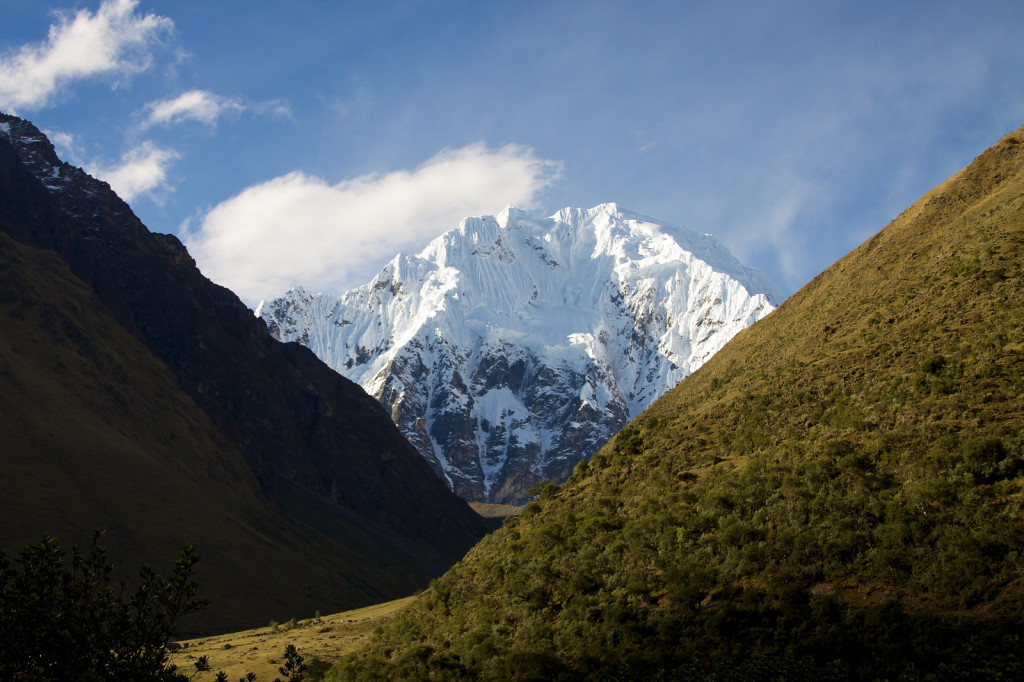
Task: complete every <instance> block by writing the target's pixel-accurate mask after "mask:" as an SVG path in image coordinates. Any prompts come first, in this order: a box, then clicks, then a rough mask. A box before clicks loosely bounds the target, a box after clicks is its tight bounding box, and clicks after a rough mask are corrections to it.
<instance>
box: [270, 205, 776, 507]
mask: <svg viewBox="0 0 1024 682" xmlns="http://www.w3.org/2000/svg"><path fill="white" fill-rule="evenodd" d="M778 300H779V294H778V290H777V289H776V288H775V286H774V285H773V284H772V283H771V282H770V281H769V280H768V279H767V278H766V277H765V276H764V275H763V274H762V273H761V272H760V271H758V270H755V269H753V268H747V267H744V266H743V265H741V264H740V263H739V262H738V261H737V260H736V259H735V258H733V256H732V255H731V254H730V253H729V252H728V251H727V250H726V249H725V248H724V247H723V246H722V245H721V244H719V243H718V242H717V241H716V240H715V239H714V238H712V237H711V236H709V235H706V234H700V233H697V232H693V231H690V230H687V229H684V228H681V227H676V226H671V225H665V224H662V223H659V222H657V221H655V220H652V219H650V218H646V217H644V216H641V215H638V214H635V213H631V212H629V211H625V210H622V209H620V208H619V207H618V206H616V205H615V204H603V205H600V206H596V207H595V208H592V209H589V210H585V209H576V208H566V209H563V210H561V211H559V212H558V213H556V214H555V215H553V216H551V217H548V218H542V217H540V216H538V215H535V214H533V213H529V212H526V211H521V210H518V209H515V208H511V207H510V208H506V209H505V210H504V211H502V212H501V213H500V214H499V215H497V216H482V217H477V218H467V219H466V220H464V221H463V222H462V223H461V224H460V225H459V226H458V228H456V229H454V230H451V231H450V232H447V233H445V234H443V235H441V236H440V237H438V238H437V239H435V240H434V241H432V242H431V243H430V244H429V245H428V246H427V247H426V248H425V249H423V251H421V252H420V253H419V254H417V255H415V256H406V255H398V256H396V257H395V258H394V259H393V260H392V261H391V262H390V263H388V264H387V265H386V266H385V267H384V269H383V270H381V272H380V273H379V274H378V275H377V276H376V277H375V278H374V279H373V281H371V282H369V283H368V284H365V285H363V286H361V287H358V288H356V289H353V290H351V291H348V292H346V293H344V294H342V295H340V296H335V295H331V294H324V293H318V294H312V293H309V292H307V291H305V290H304V289H302V288H296V289H293V290H290V291H288V292H287V293H286V294H285V295H284V296H282V297H280V298H277V299H275V300H272V301H267V302H264V303H261V304H260V306H259V308H258V309H257V311H256V314H257V315H258V316H260V317H262V318H263V319H264V320H265V321H266V323H267V326H268V328H269V329H270V332H271V334H273V335H274V336H275V337H277V338H278V339H280V340H281V341H298V342H299V343H302V344H304V345H306V346H308V347H309V348H310V349H312V350H313V351H314V352H315V353H316V354H317V355H318V356H319V357H320V358H321V359H322V360H323V361H324V362H326V363H327V364H328V365H329V366H331V367H332V368H334V369H335V370H336V371H338V372H339V373H341V374H343V375H344V376H346V377H348V378H349V379H351V380H353V381H355V382H357V383H359V384H360V385H362V386H363V388H364V389H366V391H367V392H368V393H370V394H371V395H373V396H374V397H376V398H377V399H378V400H380V401H381V402H382V403H383V404H384V406H385V407H386V408H387V409H389V410H390V412H391V416H392V418H393V419H394V420H395V422H396V423H397V424H398V426H399V428H400V429H401V430H402V431H403V432H404V433H405V434H406V436H407V437H408V438H409V439H410V440H411V441H412V442H413V443H414V444H415V445H416V446H417V448H419V450H420V452H421V453H423V455H424V456H425V457H426V458H427V460H428V461H429V462H430V463H431V465H432V466H433V467H434V469H435V471H437V473H438V474H439V475H440V476H441V477H442V478H444V479H445V480H446V481H447V482H448V483H449V485H450V486H451V487H452V489H453V490H454V491H455V492H456V493H458V494H459V495H461V496H462V497H464V498H466V499H468V500H481V501H489V502H500V503H521V502H522V501H523V500H524V499H525V498H526V491H527V490H528V489H529V488H530V487H531V486H532V485H533V484H534V483H536V482H537V481H543V480H548V479H552V478H554V479H559V480H561V479H564V478H565V477H567V476H568V475H569V474H570V473H571V472H572V469H573V467H574V466H575V465H576V463H577V462H579V461H580V459H582V458H585V457H587V456H589V455H590V454H591V453H592V452H594V451H595V450H596V449H597V448H598V447H599V446H600V445H602V444H603V443H604V442H605V441H606V440H607V439H608V438H609V437H611V436H612V435H613V434H614V433H615V432H616V431H617V430H619V429H620V428H621V427H622V426H623V425H624V424H625V423H626V422H627V421H628V420H629V419H630V418H632V417H633V416H635V415H637V414H638V413H640V412H641V411H642V410H643V409H644V408H646V407H647V406H648V405H650V404H651V403H652V402H653V401H654V400H655V399H657V398H658V397H659V396H661V395H662V394H663V393H665V391H667V390H668V389H670V388H672V387H673V386H674V385H675V384H676V383H678V382H679V381H680V380H681V379H683V378H684V377H686V376H687V375H688V374H690V373H691V372H693V371H694V370H696V369H697V368H698V367H700V365H701V364H703V363H704V362H705V361H707V359H708V358H710V357H711V356H712V355H713V354H714V353H715V352H716V351H718V350H719V349H720V348H721V347H722V346H723V345H725V343H726V342H727V341H728V340H729V339H730V338H732V337H733V336H734V335H735V334H736V333H737V332H739V331H740V330H742V329H744V328H745V327H747V326H749V325H751V324H753V323H754V322H756V321H757V320H759V319H760V318H762V317H764V316H765V315H767V314H768V313H769V312H771V311H772V310H773V309H774V308H773V304H772V302H773V301H778Z"/></svg>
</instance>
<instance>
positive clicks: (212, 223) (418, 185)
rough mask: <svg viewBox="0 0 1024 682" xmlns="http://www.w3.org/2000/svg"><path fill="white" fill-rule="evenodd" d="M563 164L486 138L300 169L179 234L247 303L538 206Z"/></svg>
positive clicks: (354, 278) (360, 273) (323, 284)
mask: <svg viewBox="0 0 1024 682" xmlns="http://www.w3.org/2000/svg"><path fill="white" fill-rule="evenodd" d="M560 173H561V164H560V163H558V162H553V161H547V160H544V159H539V158H537V157H536V156H534V154H533V152H532V151H531V150H529V149H525V148H523V147H519V146H516V145H508V146H505V147H503V148H501V149H498V150H491V149H488V148H486V147H485V146H484V145H483V144H475V145H471V146H468V147H464V148H462V149H456V150H444V151H442V152H441V153H439V154H437V155H436V156H434V157H433V158H432V159H430V160H429V161H427V162H426V163H424V164H423V165H421V166H419V167H418V168H416V169H414V170H411V171H406V170H403V171H395V172H392V173H388V174H386V175H380V176H378V175H370V176H365V177H360V178H355V179H352V180H345V181H342V182H339V183H338V184H336V185H331V184H328V183H327V182H325V181H324V180H322V179H320V178H316V177H311V176H308V175H305V174H303V173H300V172H294V173H290V174H288V175H285V176H282V177H278V178H274V179H273V180H269V181H267V182H264V183H262V184H259V185H255V186H253V187H249V188H248V189H246V190H244V191H242V192H241V193H240V194H238V195H236V196H234V197H232V198H230V199H228V200H227V201H224V202H222V203H221V204H219V205H217V206H215V207H214V208H213V209H212V210H210V211H209V212H208V213H207V214H206V215H205V216H203V218H202V221H201V225H200V226H199V228H198V230H195V231H193V230H191V229H189V228H188V226H187V225H186V226H184V228H183V234H182V236H183V239H184V241H185V243H186V245H187V246H188V249H189V251H190V253H191V254H192V255H193V257H195V258H196V260H197V262H198V263H199V267H200V268H201V269H202V270H203V272H204V274H206V275H207V276H208V277H210V278H211V279H213V280H214V281H217V282H219V283H221V284H223V285H225V286H227V287H228V288H230V289H232V290H233V291H234V292H235V293H237V294H238V295H239V296H240V297H241V298H242V300H244V301H245V302H246V303H248V304H249V305H253V306H254V305H255V304H256V303H258V302H259V301H260V300H262V299H264V298H269V297H272V296H277V295H280V294H282V293H284V291H285V290H286V289H288V288H289V287H291V286H295V285H298V284H301V285H303V286H306V287H308V288H311V289H316V290H319V291H334V292H340V291H343V290H346V289H348V288H351V287H353V286H357V285H359V284H362V283H363V282H364V281H368V280H369V278H370V277H371V276H372V275H373V273H374V272H375V271H376V270H377V269H379V268H380V267H381V266H382V265H383V264H384V263H385V262H386V261H387V260H388V259H390V258H391V257H392V256H394V255H395V254H396V253H398V252H400V251H404V252H409V251H410V250H418V249H419V248H421V247H422V246H423V245H424V244H425V243H426V242H427V241H429V240H430V239H432V238H434V237H436V236H438V235H439V234H441V233H442V232H444V231H446V230H449V229H451V228H454V227H456V226H457V225H458V223H459V221H461V220H462V219H463V218H465V217H468V216H474V215H482V214H487V213H494V212H496V211H498V210H500V209H501V208H503V207H504V206H505V205H506V204H515V205H517V206H522V207H524V208H528V207H531V206H533V205H534V202H535V200H536V198H537V195H538V194H539V193H540V192H541V191H542V190H543V189H545V188H546V187H548V186H550V185H551V184H552V183H553V182H554V181H555V180H556V179H557V178H558V176H559V175H560Z"/></svg>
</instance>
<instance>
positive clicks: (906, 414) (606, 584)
mask: <svg viewBox="0 0 1024 682" xmlns="http://www.w3.org/2000/svg"><path fill="white" fill-rule="evenodd" d="M1022 133H1024V129H1022V130H1021V131H1018V133H1017V137H1019V136H1020V135H1021V134H1022ZM1017 137H1015V136H1008V137H1007V138H1005V139H1004V140H1002V141H1001V142H1000V143H999V144H997V145H995V146H994V147H993V148H991V149H990V150H988V151H986V152H985V153H984V154H982V155H981V156H979V157H978V159H976V160H975V162H974V163H973V164H971V166H969V167H968V168H966V169H965V170H963V171H961V172H960V173H958V174H957V175H956V176H954V177H953V178H951V179H950V180H948V181H947V182H945V183H943V184H942V185H940V186H939V187H937V188H936V189H935V190H933V191H932V192H929V193H928V194H927V195H925V196H924V197H922V199H921V200H919V201H918V202H916V203H915V204H914V205H913V206H911V207H910V208H908V209H907V210H906V211H904V212H903V214H901V215H900V216H899V217H898V218H897V219H895V220H894V221H893V222H892V223H891V224H890V225H889V226H887V227H886V229H884V230H882V231H881V232H880V233H878V234H877V235H875V236H874V237H872V238H871V239H870V240H868V241H867V242H865V244H863V245H861V246H860V247H859V248H857V249H856V250H854V251H853V252H852V253H851V254H849V255H848V256H847V257H845V258H843V259H842V260H840V261H839V262H837V263H836V264H835V265H833V266H832V267H830V268H829V269H828V270H826V271H825V272H824V273H822V274H821V275H819V276H818V277H817V278H815V280H814V281H812V282H811V283H810V284H808V285H807V286H806V287H804V288H803V289H802V290H801V291H799V292H798V293H797V294H795V295H794V296H793V297H792V298H790V299H789V300H788V301H786V302H785V303H783V305H781V306H780V307H779V308H778V309H777V310H776V311H775V312H773V313H772V314H771V315H769V316H768V317H766V318H765V319H764V320H762V321H761V322H759V323H757V324H755V325H754V326H753V327H751V328H749V329H747V330H745V331H744V332H741V333H740V334H739V335H737V336H736V338H735V339H733V341H732V342H730V343H729V344H728V345H727V346H726V347H725V348H724V349H723V350H722V351H721V352H720V353H719V354H717V355H716V356H715V357H714V358H713V359H712V360H711V361H709V362H708V363H707V364H706V365H705V366H704V367H703V368H701V369H700V370H699V371H698V372H696V373H694V374H693V375H691V376H690V377H689V378H687V379H686V380H685V381H684V382H682V383H681V384H680V386H678V387H677V388H676V389H674V390H673V391H671V392H669V393H668V394H666V395H665V396H664V397H663V398H662V399H661V400H659V401H658V402H656V403H655V404H654V405H653V406H652V407H651V408H649V409H648V410H647V411H646V412H644V413H643V414H642V415H640V416H639V417H638V418H637V419H636V420H634V422H632V423H631V424H630V425H628V426H627V427H626V428H625V429H623V431H622V432H620V433H619V434H618V435H617V436H616V437H615V438H613V439H612V440H611V441H610V442H609V443H608V444H607V445H606V446H605V447H604V448H602V449H601V450H600V451H599V452H598V453H596V454H595V455H594V456H593V457H592V459H591V460H590V461H589V462H587V463H581V464H580V465H579V466H578V467H577V469H576V471H575V473H574V474H573V476H572V477H571V478H570V479H569V481H567V482H566V483H565V484H564V485H562V486H550V487H548V488H546V489H545V490H543V491H542V492H541V493H540V495H539V496H538V498H537V499H536V500H535V501H533V502H531V503H530V504H528V505H526V507H525V508H524V509H523V510H522V512H521V513H520V514H519V515H518V516H517V517H515V518H510V519H509V520H507V521H506V522H505V524H504V526H503V528H502V529H501V530H499V531H497V532H495V533H493V534H491V535H490V536H488V537H487V538H485V539H484V540H483V541H482V542H481V543H479V544H478V545H477V546H476V547H475V548H474V549H473V550H471V551H470V553H469V554H468V555H467V557H466V558H465V559H464V560H463V561H462V562H460V563H459V564H458V565H456V566H455V567H454V568H453V569H452V570H451V571H449V572H448V573H447V574H446V575H445V576H443V577H442V578H440V579H438V580H437V581H435V582H434V583H433V584H432V586H431V588H430V589H429V590H427V591H426V592H425V593H424V594H423V596H422V597H421V598H420V599H418V600H417V601H416V602H415V603H414V604H412V605H411V606H410V607H409V608H408V609H406V610H405V611H404V612H403V613H402V614H401V615H400V616H399V617H397V618H395V619H394V620H393V621H391V622H390V623H389V624H388V625H387V626H386V627H385V628H383V630H382V631H381V632H380V633H379V634H378V635H376V636H375V638H374V639H373V641H372V642H371V643H370V645H369V646H367V647H366V648H365V649H363V650H361V651H360V652H358V653H357V654H356V655H353V656H351V657H348V658H347V659H346V660H345V661H343V663H342V665H341V666H340V667H339V668H338V670H337V675H338V679H371V680H372V679H388V678H402V677H405V678H414V679H416V678H422V679H427V678H430V679H495V680H497V679H567V680H573V679H593V678H607V679H650V678H652V677H655V676H659V675H660V676H661V679H837V680H838V679H844V680H845V679H876V678H880V679H929V678H930V679H979V678H992V679H996V678H997V676H998V675H1003V676H1006V677H1007V679H1011V678H1013V676H1014V675H1024V658H1022V657H1021V655H1020V647H1019V642H1020V641H1022V640H1024V616H1022V614H1024V553H1022V551H1021V548H1022V547H1024V397H1022V393H1021V390H1020V388H1021V386H1024V352H1022V350H1021V349H1022V348H1024V308H1022V307H1021V305H1020V301H1021V299H1022V296H1024V149H1022V148H1021V145H1020V144H1019V143H1018V142H1016V139H1017Z"/></svg>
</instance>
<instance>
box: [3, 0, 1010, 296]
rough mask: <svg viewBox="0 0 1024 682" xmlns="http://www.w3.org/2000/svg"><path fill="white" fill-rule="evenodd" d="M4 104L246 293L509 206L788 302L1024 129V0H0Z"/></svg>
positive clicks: (332, 285) (368, 260)
mask: <svg viewBox="0 0 1024 682" xmlns="http://www.w3.org/2000/svg"><path fill="white" fill-rule="evenodd" d="M0 13H2V16H3V17H4V21H3V24H2V26H0V109H2V110H3V111H5V112H8V113H16V114H18V115H20V116H23V117H25V118H28V119H29V120H31V121H33V122H34V123H35V124H36V125H38V126H39V127H40V128H42V129H43V130H45V131H46V132H47V133H48V134H49V135H50V136H51V139H53V141H54V142H55V143H56V146H57V149H58V153H60V154H61V156H62V157H63V158H65V159H66V160H68V161H71V162H72V163H75V164H76V165H81V166H83V167H85V168H86V169H87V170H89V171H90V172H92V173H93V174H94V175H97V176H98V177H101V178H103V179H106V180H108V181H109V182H110V183H111V184H112V185H113V186H114V188H115V189H116V190H118V192H119V193H120V194H121V195H122V196H124V197H125V198H127V199H128V200H129V203H130V204H131V205H132V208H133V209H134V210H135V212H136V213H137V214H138V215H139V217H140V218H142V220H143V221H144V222H145V223H146V224H147V225H148V226H149V228H150V229H152V230H153V231H156V232H172V233H176V234H178V235H179V236H180V237H181V238H182V239H183V241H185V243H186V244H187V245H188V247H189V250H190V251H191V252H192V254H193V256H195V257H196V260H197V261H198V263H199V266H200V268H202V270H203V271H204V273H206V274H207V275H208V276H210V277H211V278H212V279H214V280H215V281H219V282H221V283H222V284H225V285H226V286H229V287H231V288H232V289H234V290H235V291H236V293H238V294H239V295H240V296H241V297H242V298H243V300H245V301H246V302H247V303H249V304H250V305H251V306H254V305H255V304H256V303H258V302H259V300H260V299H261V298H263V297H268V296H273V295H277V294H280V293H283V291H284V289H286V288H287V287H288V286H291V285H295V284H303V285H306V286H307V287H308V288H312V289H316V290H325V291H334V292H340V291H342V290H344V289H347V288H350V287H352V286H356V285H358V284H361V283H363V282H365V281H368V280H369V279H370V277H371V276H372V275H373V273H374V272H376V271H377V270H378V269H379V268H380V267H381V266H382V265H383V264H384V263H385V262H386V261H387V260H389V259H390V257H391V256H393V255H394V254H395V253H397V252H398V251H404V252H407V253H408V252H415V251H418V250H419V249H420V248H421V247H422V246H423V245H424V244H425V243H426V242H427V241H429V240H430V239H431V238H433V237H435V236H437V235H438V234H440V233H441V232H443V231H445V230H447V229H450V228H452V227H455V225H457V223H458V221H459V219H461V218H462V217H465V216H468V215H480V214H487V213H490V214H493V213H496V212H498V211H500V210H501V209H502V208H503V207H504V206H505V205H506V204H514V205H517V206H521V207H524V208H536V209H538V210H541V211H543V212H544V213H546V214H550V213H554V212H555V211H556V210H558V209H559V208H561V207H563V206H580V207H590V206H593V205H596V204H599V203H604V202H611V201H614V202H617V203H619V204H620V205H621V206H623V207H624V208H628V209H630V210H633V211H637V212H640V213H644V214H647V215H649V216H652V217H654V218H658V219H661V220H664V221H667V222H671V223H675V224H680V225H684V226H686V227H689V228H692V229H696V230H699V231H702V232H709V233H711V234H713V235H715V236H716V237H718V238H719V239H720V240H721V241H722V242H723V243H725V244H726V246H727V247H728V248H729V249H730V250H731V251H732V252H733V253H734V254H735V255H736V256H737V257H738V258H740V260H742V261H743V262H745V263H746V264H748V265H753V266H756V267H759V268H761V269H763V270H765V271H766V272H767V273H768V274H769V275H770V276H771V277H772V278H773V279H775V280H776V282H777V283H778V284H779V286H780V288H781V289H782V290H783V291H784V292H785V293H786V294H789V293H792V292H793V291H795V290H796V289H798V288H799V287H800V286H802V285H803V284H805V283H806V282H807V281H809V280H810V279H811V278H812V277H814V275H816V274H817V273H818V272H820V271H821V270H823V269H824V268H826V267H827V266H828V265H830V264H831V263H832V262H834V261H835V260H836V259H838V258H839V257H841V256H842V255H844V254H845V253H847V252H848V251H850V250H851V249H852V248H854V247H855V246H856V245H857V244H859V243H860V242H862V241H863V240H864V239H866V238H867V237H869V236H870V235H871V234H873V233H874V232H876V231H877V230H879V229H880V228H882V227H883V226H884V225H885V224H886V223H887V222H888V221H889V220H890V219H892V218H893V217H895V216H896V215H897V214H898V213H899V212H900V211H901V210H902V209H903V208H905V207H906V206H907V205H908V204H909V203H910V202H912V201H913V200H915V199H916V198H917V197H919V196H920V195H921V194H923V193H924V192H926V191H927V190H929V189H930V188H931V187H933V186H935V185H936V184H938V183H939V182H941V181H942V180H944V179H946V178H947V177H948V176H950V175H951V174H953V173H954V172H956V171H957V170H958V169H960V168H961V167H963V166H964V165H966V164H967V163H969V162H970V161H971V159H972V158H974V156H976V155H977V154H978V153H980V152H981V151H982V150H983V149H985V148H986V147H987V146H989V145H990V144H992V143H993V142H995V141H996V140H997V139H998V138H999V137H1001V136H1002V135H1003V134H1005V133H1007V132H1009V131H1011V130H1013V129H1015V128H1017V127H1018V126H1020V125H1021V124H1024V38H1022V37H1021V36H1022V35H1024V3H1022V2H1019V0H1012V1H1002V2H1000V1H996V0H970V1H963V2H953V1H941V0H937V1H933V2H913V1H899V0H888V1H887V2H872V1H870V0H862V1H860V2H829V1H827V0H819V1H816V2H796V1H793V2H790V1H785V0H761V1H760V2H729V1H723V2H714V3H707V2H688V1H682V0H677V1H675V2H645V1H643V0H632V1H630V2H626V1H616V2H602V1H600V0H587V1H585V2H577V1H573V0H568V1H562V2H559V1H557V0H547V1H546V2H531V1H528V0H521V1H517V2H511V1H502V0H491V1H487V2H484V1H478V2H462V1H445V0H407V1H402V2H387V1H385V0H382V1H379V2H372V3H371V2H328V1H326V0H317V1H301V0H297V1H296V2H291V3H281V2H259V1H254V0H246V1H244V2H243V1H240V0H237V1H235V0H218V1H217V2H209V0H205V1H203V2H198V1H196V2H192V1H190V0H154V1H151V2H147V1H145V0H102V1H101V0H83V1H78V2H76V1H75V0H67V1H64V0H57V1H56V2H54V3H53V4H51V5H49V6H48V5H47V3H45V2H39V3H27V2H24V0H18V1H14V0H0Z"/></svg>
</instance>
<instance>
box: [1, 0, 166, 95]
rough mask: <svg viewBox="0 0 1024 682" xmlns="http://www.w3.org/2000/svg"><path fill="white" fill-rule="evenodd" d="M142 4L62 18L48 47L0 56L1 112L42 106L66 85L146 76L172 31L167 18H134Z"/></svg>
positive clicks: (115, 4)
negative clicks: (156, 46)
mask: <svg viewBox="0 0 1024 682" xmlns="http://www.w3.org/2000/svg"><path fill="white" fill-rule="evenodd" d="M137 4H138V0H105V2H103V3H102V4H101V5H100V8H99V10H97V12H96V13H95V14H92V13H90V12H89V11H88V10H84V9H83V10H79V11H78V12H77V13H76V14H75V15H74V17H73V18H72V17H69V16H68V15H66V14H62V13H58V14H57V17H58V19H59V23H57V24H55V25H53V26H51V27H50V33H49V36H48V37H47V39H46V41H45V42H42V43H39V44H36V45H24V46H22V47H21V48H20V49H18V50H17V51H15V52H11V53H8V54H4V55H0V106H3V107H5V108H7V109H10V110H15V109H17V108H18V107H29V108H35V107H41V106H44V105H45V104H46V103H47V102H48V101H49V99H50V98H51V97H52V96H53V94H54V93H55V92H56V91H57V89H58V88H60V87H61V86H62V85H64V84H65V83H67V82H68V81H72V80H75V79H79V78H86V77H88V76H94V75H99V74H109V73H116V74H130V73H137V72H140V71H144V70H146V69H147V68H148V67H149V65H150V62H151V56H150V53H149V49H150V47H151V46H152V45H153V43H154V42H156V41H157V40H159V38H160V36H161V34H162V33H165V32H168V31H170V30H172V29H173V28H174V23H173V22H172V21H171V20H170V19H167V18H166V17H160V16H156V15H153V14H146V15H144V16H141V15H137V14H135V6H136V5H137Z"/></svg>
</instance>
